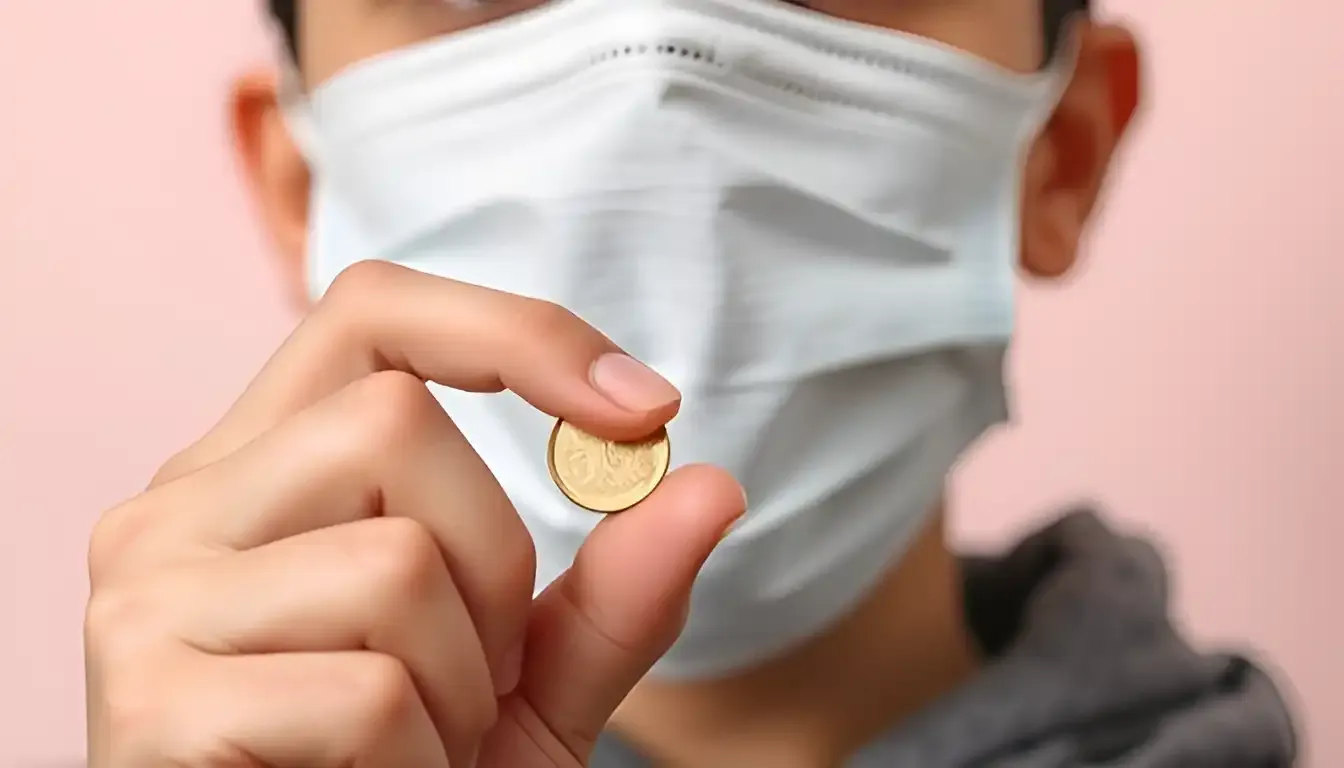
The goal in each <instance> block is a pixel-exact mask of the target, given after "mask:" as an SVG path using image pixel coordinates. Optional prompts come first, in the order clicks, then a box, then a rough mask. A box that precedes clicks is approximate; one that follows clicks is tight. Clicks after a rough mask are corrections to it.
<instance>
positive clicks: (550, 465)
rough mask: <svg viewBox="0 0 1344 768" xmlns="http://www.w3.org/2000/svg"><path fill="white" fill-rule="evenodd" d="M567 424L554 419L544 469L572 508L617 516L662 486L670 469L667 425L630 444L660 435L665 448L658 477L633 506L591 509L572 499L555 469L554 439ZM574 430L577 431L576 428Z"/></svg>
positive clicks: (567, 487) (670, 441) (572, 495)
mask: <svg viewBox="0 0 1344 768" xmlns="http://www.w3.org/2000/svg"><path fill="white" fill-rule="evenodd" d="M568 423H569V422H567V421H565V420H564V419H556V420H555V426H554V427H551V437H550V439H549V440H547V441H546V469H547V471H548V472H550V475H551V482H552V483H554V484H555V487H556V488H557V489H558V490H559V491H560V493H562V494H564V496H565V498H567V499H569V501H570V502H571V503H572V504H574V506H576V507H579V508H580V509H583V510H586V511H588V512H592V513H593V514H595V515H618V514H620V513H622V512H626V511H628V510H631V509H634V508H635V507H637V506H639V504H640V503H641V502H643V501H644V499H647V498H649V497H650V496H652V495H653V492H654V491H656V490H658V486H660V485H662V484H663V480H664V479H665V478H666V477H667V473H668V472H669V471H670V470H671V468H672V439H671V436H670V435H669V434H668V433H667V425H666V424H664V425H662V426H660V427H658V429H656V430H654V431H653V432H652V433H650V434H649V435H648V436H646V437H643V438H640V439H639V440H638V441H631V442H643V441H646V440H648V439H649V438H652V437H654V436H655V435H661V437H660V440H659V441H660V442H662V443H663V444H664V445H666V446H667V460H666V461H664V462H663V466H662V468H661V469H660V470H659V471H658V477H657V479H656V480H654V482H653V485H652V486H651V487H650V488H649V492H648V493H646V494H644V495H643V496H641V497H640V498H639V499H638V500H636V501H635V502H634V503H633V504H629V505H627V506H624V507H620V508H619V509H610V510H606V509H594V508H593V507H590V506H588V505H587V504H584V503H583V502H582V501H579V500H578V499H576V498H575V497H574V494H573V493H572V492H571V491H570V489H569V485H568V484H567V483H566V482H565V481H564V480H563V479H562V478H561V477H560V473H559V472H558V471H557V470H556V468H555V441H556V438H558V437H559V436H560V429H561V428H562V427H564V426H565V425H566V424H568ZM574 428H575V429H578V427H574ZM599 439H601V438H599Z"/></svg>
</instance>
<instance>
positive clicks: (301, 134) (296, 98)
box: [276, 53, 321, 169]
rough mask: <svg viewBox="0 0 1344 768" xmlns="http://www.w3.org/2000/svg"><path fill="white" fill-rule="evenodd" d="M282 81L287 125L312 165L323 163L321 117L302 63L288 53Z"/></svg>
mask: <svg viewBox="0 0 1344 768" xmlns="http://www.w3.org/2000/svg"><path fill="white" fill-rule="evenodd" d="M280 62H281V64H280V73H279V83H278V85H277V88H276V90H277V94H276V97H277V99H278V101H279V103H280V113H281V115H282V116H283V117H284V121H285V127H286V128H287V129H288V130H289V135H290V138H291V139H293V141H294V145H295V146H297V147H298V148H299V152H300V153H301V154H302V155H303V156H304V158H305V159H307V161H308V165H309V166H310V167H312V168H314V169H315V168H318V167H321V162H320V155H321V151H320V147H321V142H320V141H319V140H318V132H317V117H316V115H314V114H313V105H312V101H311V100H310V99H309V98H308V93H307V90H306V89H305V87H304V84H303V76H302V75H301V74H299V70H298V65H297V64H295V62H294V59H293V58H292V57H291V56H289V54H288V53H282V54H281V57H280Z"/></svg>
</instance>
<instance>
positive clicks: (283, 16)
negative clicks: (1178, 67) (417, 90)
mask: <svg viewBox="0 0 1344 768" xmlns="http://www.w3.org/2000/svg"><path fill="white" fill-rule="evenodd" d="M1090 4H1091V0H1041V18H1042V21H1043V22H1044V24H1045V27H1044V36H1045V60H1046V61H1049V60H1050V59H1051V58H1052V57H1054V55H1055V51H1056V49H1058V47H1059V41H1060V38H1061V37H1062V35H1063V31H1064V23H1065V22H1066V21H1068V20H1069V18H1070V17H1072V16H1074V15H1075V14H1084V15H1085V14H1087V13H1088V10H1089V6H1090ZM267 5H268V6H269V7H270V12H271V16H272V18H274V19H275V22H276V24H278V25H279V26H280V30H281V32H282V33H283V34H284V36H285V43H286V45H288V46H289V52H290V54H291V55H293V56H295V57H297V56H298V53H299V25H298V9H297V7H296V6H297V5H298V0H267Z"/></svg>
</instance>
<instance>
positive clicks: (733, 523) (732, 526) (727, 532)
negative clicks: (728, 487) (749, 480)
mask: <svg viewBox="0 0 1344 768" xmlns="http://www.w3.org/2000/svg"><path fill="white" fill-rule="evenodd" d="M749 506H750V502H749V501H747V489H746V488H743V489H742V511H741V513H739V514H738V516H737V517H734V518H733V519H732V520H729V521H728V525H727V526H726V527H725V528H724V529H723V534H722V535H720V536H719V543H720V544H722V543H723V541H724V539H727V538H728V537H729V536H731V535H732V533H733V531H735V530H737V524H738V523H740V522H742V518H744V517H746V516H747V509H748V507H749Z"/></svg>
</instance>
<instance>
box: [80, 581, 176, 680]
mask: <svg viewBox="0 0 1344 768" xmlns="http://www.w3.org/2000/svg"><path fill="white" fill-rule="evenodd" d="M159 624H160V621H159V619H158V617H157V614H156V608H155V601H154V600H153V599H152V598H151V597H150V596H148V595H147V594H146V591H145V590H143V589H135V588H126V587H116V588H108V589H100V590H97V591H95V592H94V593H93V594H92V595H90V597H89V601H88V603H87V604H86V605H85V609H84V645H85V652H86V653H87V654H88V656H89V660H90V661H91V662H93V661H97V662H103V663H107V664H116V665H120V664H122V663H125V662H127V661H128V660H130V659H134V658H137V657H139V656H142V655H144V653H143V652H144V649H145V648H146V647H147V646H149V645H151V644H152V643H153V642H154V641H155V640H156V638H157V637H159V636H160V635H161V634H162V633H160V632H159V631H158V630H157V628H158V626H159Z"/></svg>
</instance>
